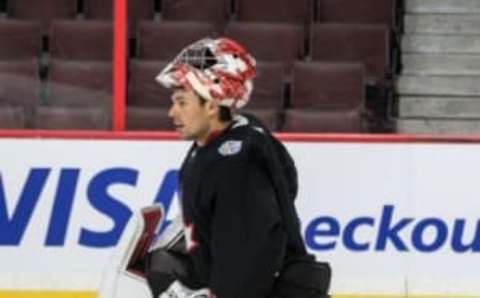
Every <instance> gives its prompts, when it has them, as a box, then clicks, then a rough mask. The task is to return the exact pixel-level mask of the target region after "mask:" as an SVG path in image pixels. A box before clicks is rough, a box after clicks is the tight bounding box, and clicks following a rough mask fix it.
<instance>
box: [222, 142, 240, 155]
mask: <svg viewBox="0 0 480 298" xmlns="http://www.w3.org/2000/svg"><path fill="white" fill-rule="evenodd" d="M240 150H242V141H226V142H225V143H223V144H222V145H221V146H220V147H219V148H218V152H219V153H220V154H221V155H223V156H228V155H235V154H238V153H239V152H240Z"/></svg>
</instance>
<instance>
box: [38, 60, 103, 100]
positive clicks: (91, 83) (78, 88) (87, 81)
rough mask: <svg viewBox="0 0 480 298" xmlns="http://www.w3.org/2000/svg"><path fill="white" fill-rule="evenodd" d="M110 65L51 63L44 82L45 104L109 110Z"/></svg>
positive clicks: (65, 61)
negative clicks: (102, 107) (45, 82)
mask: <svg viewBox="0 0 480 298" xmlns="http://www.w3.org/2000/svg"><path fill="white" fill-rule="evenodd" d="M111 82H112V65H111V62H110V61H105V62H104V61H88V62H85V61H74V60H61V59H53V60H52V61H51V62H50V68H49V73H48V80H47V104H49V105H55V106H91V107H95V106H96V107H99V106H109V105H110V103H111V97H112V94H111V93H112V83H111Z"/></svg>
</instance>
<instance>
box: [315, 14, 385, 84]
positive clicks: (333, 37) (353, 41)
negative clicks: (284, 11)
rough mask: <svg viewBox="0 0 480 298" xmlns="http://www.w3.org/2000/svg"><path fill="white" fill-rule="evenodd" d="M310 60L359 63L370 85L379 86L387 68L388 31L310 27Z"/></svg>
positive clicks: (361, 27) (373, 27)
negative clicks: (372, 83) (377, 84)
mask: <svg viewBox="0 0 480 298" xmlns="http://www.w3.org/2000/svg"><path fill="white" fill-rule="evenodd" d="M312 34H313V36H312V44H311V50H312V58H313V59H314V60H318V61H325V62H361V63H363V64H364V65H365V68H366V72H367V76H368V78H369V80H370V81H374V82H383V81H384V80H385V79H386V77H387V73H388V69H389V67H390V62H389V52H390V47H389V30H388V28H387V27H386V26H382V25H362V24H319V23H317V24H314V25H313V32H312Z"/></svg>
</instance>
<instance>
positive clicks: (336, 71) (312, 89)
mask: <svg viewBox="0 0 480 298" xmlns="http://www.w3.org/2000/svg"><path fill="white" fill-rule="evenodd" d="M364 80H365V70H364V68H363V65H362V64H360V63H355V64H352V63H349V64H346V63H315V62H309V63H307V62H297V63H295V66H294V71H293V86H292V98H291V102H290V104H291V106H292V107H294V108H308V109H310V108H313V109H321V110H336V111H339V110H352V109H356V110H361V109H363V108H364V104H365V88H364Z"/></svg>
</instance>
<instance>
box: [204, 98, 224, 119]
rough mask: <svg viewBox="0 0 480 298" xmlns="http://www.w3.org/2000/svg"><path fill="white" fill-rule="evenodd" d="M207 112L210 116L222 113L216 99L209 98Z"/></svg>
mask: <svg viewBox="0 0 480 298" xmlns="http://www.w3.org/2000/svg"><path fill="white" fill-rule="evenodd" d="M205 105H206V108H207V113H208V115H209V116H215V117H216V116H217V115H218V113H220V106H219V105H218V103H217V102H216V101H215V100H208V101H207V102H206V103H205Z"/></svg>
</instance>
